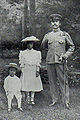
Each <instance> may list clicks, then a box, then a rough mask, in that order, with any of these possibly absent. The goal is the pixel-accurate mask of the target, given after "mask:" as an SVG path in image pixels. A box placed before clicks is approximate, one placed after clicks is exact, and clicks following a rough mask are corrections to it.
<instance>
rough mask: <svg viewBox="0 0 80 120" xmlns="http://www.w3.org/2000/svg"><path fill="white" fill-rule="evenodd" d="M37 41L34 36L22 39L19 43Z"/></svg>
mask: <svg viewBox="0 0 80 120" xmlns="http://www.w3.org/2000/svg"><path fill="white" fill-rule="evenodd" d="M38 41H39V39H37V38H36V37H35V36H30V37H26V38H24V39H23V40H22V41H21V42H38Z"/></svg>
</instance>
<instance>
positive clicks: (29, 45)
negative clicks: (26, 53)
mask: <svg viewBox="0 0 80 120" xmlns="http://www.w3.org/2000/svg"><path fill="white" fill-rule="evenodd" d="M27 48H28V49H29V50H31V49H32V48H33V42H28V43H27Z"/></svg>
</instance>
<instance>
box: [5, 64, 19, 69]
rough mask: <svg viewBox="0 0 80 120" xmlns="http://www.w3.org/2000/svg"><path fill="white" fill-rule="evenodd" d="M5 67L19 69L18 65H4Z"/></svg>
mask: <svg viewBox="0 0 80 120" xmlns="http://www.w3.org/2000/svg"><path fill="white" fill-rule="evenodd" d="M5 68H15V69H16V70H20V67H18V66H12V65H5Z"/></svg>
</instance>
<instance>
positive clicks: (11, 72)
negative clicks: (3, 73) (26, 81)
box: [9, 68, 16, 77]
mask: <svg viewBox="0 0 80 120" xmlns="http://www.w3.org/2000/svg"><path fill="white" fill-rule="evenodd" d="M15 74H16V68H9V75H10V76H11V77H13V76H14V75H15Z"/></svg>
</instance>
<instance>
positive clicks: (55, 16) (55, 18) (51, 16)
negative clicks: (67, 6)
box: [49, 14, 62, 21]
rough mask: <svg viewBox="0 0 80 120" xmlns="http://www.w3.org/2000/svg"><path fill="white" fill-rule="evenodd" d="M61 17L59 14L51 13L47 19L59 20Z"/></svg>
mask: <svg viewBox="0 0 80 120" xmlns="http://www.w3.org/2000/svg"><path fill="white" fill-rule="evenodd" d="M61 19H62V16H61V15H60V14H51V15H50V16H49V20H50V21H53V20H61Z"/></svg>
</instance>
